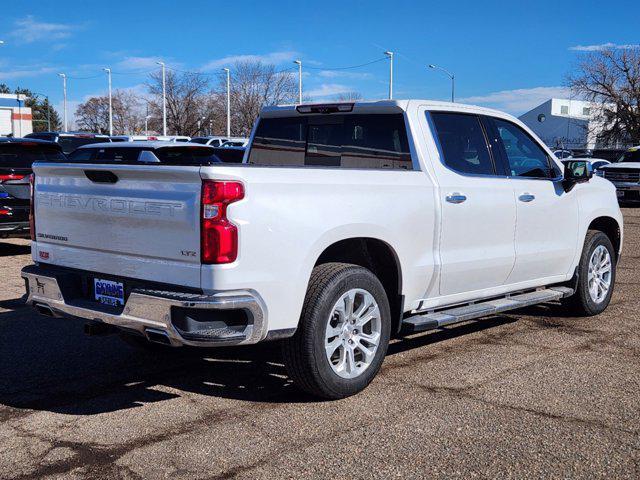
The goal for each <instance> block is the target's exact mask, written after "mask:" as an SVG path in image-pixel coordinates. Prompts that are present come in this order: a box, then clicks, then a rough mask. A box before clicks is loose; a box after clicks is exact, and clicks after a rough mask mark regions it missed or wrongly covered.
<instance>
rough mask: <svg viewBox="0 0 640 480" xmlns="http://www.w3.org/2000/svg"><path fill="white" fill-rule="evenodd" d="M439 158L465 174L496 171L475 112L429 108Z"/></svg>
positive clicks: (484, 173)
mask: <svg viewBox="0 0 640 480" xmlns="http://www.w3.org/2000/svg"><path fill="white" fill-rule="evenodd" d="M430 115H431V119H432V123H433V126H434V127H435V132H434V133H435V135H436V138H437V141H438V144H439V148H440V153H441V156H442V162H443V163H444V164H445V165H446V166H447V167H449V168H450V169H451V170H454V171H456V172H458V173H462V174H466V175H495V174H496V171H495V166H494V164H493V159H492V158H491V154H490V153H489V148H488V147H487V140H486V137H485V134H484V130H483V129H482V125H481V123H480V119H479V118H478V116H477V115H469V114H465V113H449V112H431V114H430Z"/></svg>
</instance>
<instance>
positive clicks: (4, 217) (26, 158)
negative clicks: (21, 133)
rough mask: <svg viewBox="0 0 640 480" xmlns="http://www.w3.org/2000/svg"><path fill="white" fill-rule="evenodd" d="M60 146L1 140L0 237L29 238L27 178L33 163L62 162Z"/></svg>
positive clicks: (33, 140) (19, 140)
mask: <svg viewBox="0 0 640 480" xmlns="http://www.w3.org/2000/svg"><path fill="white" fill-rule="evenodd" d="M63 158H64V156H63V154H62V149H61V148H60V145H58V144H56V143H52V142H45V141H42V140H35V139H24V138H6V137H0V237H1V238H6V237H16V236H17V237H21V236H28V235H29V198H30V195H29V190H30V184H29V177H30V175H31V165H32V164H33V162H36V161H44V162H47V161H61V160H63Z"/></svg>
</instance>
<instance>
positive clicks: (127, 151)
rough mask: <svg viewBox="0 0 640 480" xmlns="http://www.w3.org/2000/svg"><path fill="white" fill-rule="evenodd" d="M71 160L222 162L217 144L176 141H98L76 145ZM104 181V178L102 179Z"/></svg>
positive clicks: (185, 164) (125, 163)
mask: <svg viewBox="0 0 640 480" xmlns="http://www.w3.org/2000/svg"><path fill="white" fill-rule="evenodd" d="M67 160H68V162H69V163H83V164H84V163H88V164H101V163H104V164H114V165H140V164H154V163H157V164H160V165H183V166H193V165H196V164H197V165H201V164H202V165H212V164H216V163H220V160H219V159H218V158H217V157H216V156H215V155H214V149H213V147H206V146H204V145H197V146H196V145H176V144H175V143H171V142H163V141H148V142H122V143H116V144H113V143H96V144H93V145H85V146H82V147H80V148H78V149H76V150H75V151H74V152H73V153H70V154H69V155H68V156H67ZM98 183H100V182H98Z"/></svg>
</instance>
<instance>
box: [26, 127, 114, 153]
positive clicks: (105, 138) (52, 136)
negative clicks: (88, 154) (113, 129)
mask: <svg viewBox="0 0 640 480" xmlns="http://www.w3.org/2000/svg"><path fill="white" fill-rule="evenodd" d="M25 138H37V139H39V140H47V141H49V142H56V143H58V144H59V145H60V146H61V147H62V151H63V152H64V153H71V152H73V151H74V150H75V149H76V148H78V147H80V146H82V145H87V144H90V143H101V142H110V141H111V140H110V138H109V135H102V134H99V133H84V132H37V133H30V134H28V135H25Z"/></svg>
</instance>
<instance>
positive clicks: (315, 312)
mask: <svg viewBox="0 0 640 480" xmlns="http://www.w3.org/2000/svg"><path fill="white" fill-rule="evenodd" d="M354 288H358V289H362V290H366V291H367V292H368V293H369V294H371V295H372V296H373V298H374V299H375V301H376V302H377V304H378V308H379V310H380V319H381V332H380V341H379V344H378V349H377V351H376V353H375V355H374V356H373V360H372V361H371V363H370V364H369V366H368V367H367V368H366V369H365V370H364V371H363V372H362V373H361V374H360V375H359V376H357V377H355V378H351V379H346V378H342V377H340V376H339V375H338V374H337V373H335V372H334V371H333V369H332V367H331V365H330V363H329V360H328V359H327V356H326V354H325V329H326V326H327V322H328V321H329V317H330V315H331V313H332V312H331V310H332V308H333V306H334V305H335V303H336V302H337V301H338V300H339V299H340V298H341V297H342V296H343V295H344V294H345V293H346V292H348V291H349V290H351V289H354ZM390 334H391V313H390V310H389V301H388V299H387V295H386V293H385V290H384V288H383V287H382V284H381V283H380V281H379V280H378V278H377V277H376V276H375V275H374V274H373V273H371V271H369V270H367V269H366V268H362V267H359V266H357V265H351V264H347V263H326V264H323V265H319V266H317V267H316V268H314V269H313V272H312V273H311V279H310V280H309V287H308V288H307V294H306V296H305V300H304V305H303V308H302V315H301V316H300V323H299V325H298V329H297V330H296V333H295V335H294V336H293V337H291V338H288V339H286V340H284V341H283V358H284V362H285V365H286V368H287V372H288V373H289V377H290V378H291V379H292V380H293V381H294V383H295V384H296V385H297V386H298V387H299V388H300V389H302V390H304V391H305V392H307V393H310V394H311V395H314V396H317V397H322V398H326V399H332V400H333V399H339V398H344V397H348V396H351V395H354V394H356V393H358V392H360V391H362V390H364V389H365V388H366V387H367V385H369V383H371V381H372V380H373V378H374V377H375V376H376V374H377V373H378V371H379V370H380V366H381V365H382V362H383V360H384V357H385V355H386V353H387V347H388V346H389V337H390Z"/></svg>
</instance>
